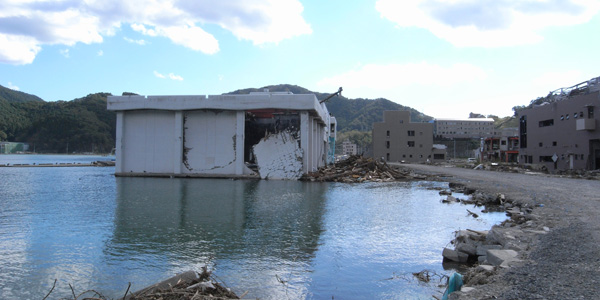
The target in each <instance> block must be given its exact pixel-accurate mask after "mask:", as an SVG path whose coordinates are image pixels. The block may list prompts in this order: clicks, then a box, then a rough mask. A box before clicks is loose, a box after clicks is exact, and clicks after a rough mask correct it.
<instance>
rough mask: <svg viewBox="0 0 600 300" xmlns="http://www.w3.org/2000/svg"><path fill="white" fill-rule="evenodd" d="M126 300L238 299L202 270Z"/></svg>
mask: <svg viewBox="0 0 600 300" xmlns="http://www.w3.org/2000/svg"><path fill="white" fill-rule="evenodd" d="M127 299H128V300H159V299H160V300H185V299H194V300H230V299H240V298H239V297H238V296H237V295H236V294H235V293H233V292H232V291H231V290H229V289H228V288H225V287H223V286H222V284H220V283H218V282H217V281H216V280H214V279H213V278H212V276H211V273H210V272H209V271H207V269H206V268H203V270H202V273H198V272H195V271H188V272H185V273H181V274H179V275H177V276H175V277H172V278H170V279H167V280H165V281H163V282H160V283H157V284H155V285H152V286H149V287H147V288H144V289H142V290H140V291H137V292H135V293H133V294H131V295H129V296H128V297H127Z"/></svg>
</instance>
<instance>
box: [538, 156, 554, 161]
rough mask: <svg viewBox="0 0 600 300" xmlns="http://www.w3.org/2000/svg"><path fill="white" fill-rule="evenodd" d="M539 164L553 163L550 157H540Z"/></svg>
mask: <svg viewBox="0 0 600 300" xmlns="http://www.w3.org/2000/svg"><path fill="white" fill-rule="evenodd" d="M540 162H554V161H553V160H552V156H540Z"/></svg>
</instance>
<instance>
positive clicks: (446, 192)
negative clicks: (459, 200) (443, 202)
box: [440, 190, 452, 196]
mask: <svg viewBox="0 0 600 300" xmlns="http://www.w3.org/2000/svg"><path fill="white" fill-rule="evenodd" d="M449 195H452V192H450V191H446V190H443V191H440V196H449Z"/></svg>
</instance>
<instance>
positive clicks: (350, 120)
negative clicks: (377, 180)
mask: <svg viewBox="0 0 600 300" xmlns="http://www.w3.org/2000/svg"><path fill="white" fill-rule="evenodd" d="M264 89H269V91H271V92H292V93H294V94H313V93H314V94H315V95H316V96H317V99H319V100H323V99H325V98H327V97H328V96H329V95H331V94H329V93H317V92H312V91H309V90H307V89H305V88H303V87H299V86H297V85H290V84H279V85H270V86H265V87H263V88H260V89H243V90H237V91H235V92H231V93H229V94H248V93H250V92H260V91H263V90H264ZM334 92H336V91H331V93H334ZM342 94H343V92H342ZM327 109H328V110H329V112H330V113H331V114H332V115H334V116H335V119H336V120H337V122H338V132H346V131H353V130H356V131H369V132H370V131H371V129H372V128H373V123H375V122H382V121H383V111H384V110H408V111H410V117H411V121H412V122H427V121H430V120H432V118H431V117H430V116H427V115H424V114H422V113H421V112H419V111H417V110H415V109H412V108H410V107H407V106H402V105H400V104H398V103H395V102H392V101H390V100H387V99H382V98H379V99H374V100H370V99H360V98H359V99H348V98H346V97H337V96H334V97H332V98H331V99H329V100H327Z"/></svg>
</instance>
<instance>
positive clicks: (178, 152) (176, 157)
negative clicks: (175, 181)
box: [173, 111, 184, 174]
mask: <svg viewBox="0 0 600 300" xmlns="http://www.w3.org/2000/svg"><path fill="white" fill-rule="evenodd" d="M183 114H184V113H183V111H176V112H175V126H174V128H173V129H174V130H175V140H174V141H173V142H174V143H175V149H174V150H173V151H174V153H173V174H181V164H182V163H183V147H184V145H183Z"/></svg>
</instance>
